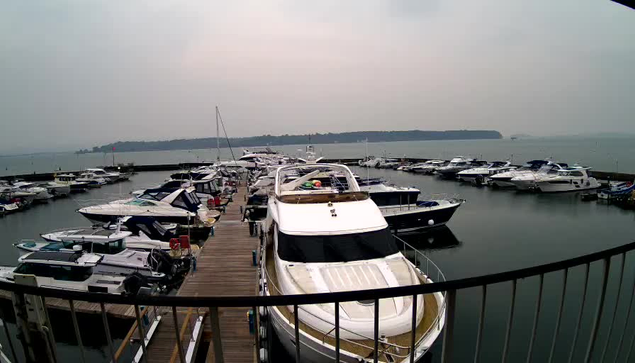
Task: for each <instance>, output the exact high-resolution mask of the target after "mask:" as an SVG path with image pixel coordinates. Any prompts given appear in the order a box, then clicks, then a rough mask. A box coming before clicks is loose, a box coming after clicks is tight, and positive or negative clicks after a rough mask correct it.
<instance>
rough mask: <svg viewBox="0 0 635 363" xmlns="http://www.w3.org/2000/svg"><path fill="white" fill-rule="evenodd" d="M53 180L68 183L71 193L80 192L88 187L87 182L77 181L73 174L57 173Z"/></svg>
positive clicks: (58, 182) (57, 182)
mask: <svg viewBox="0 0 635 363" xmlns="http://www.w3.org/2000/svg"><path fill="white" fill-rule="evenodd" d="M53 182H54V183H56V184H61V185H68V186H69V187H70V188H71V193H81V192H85V191H86V189H88V183H86V182H80V181H77V175H75V174H57V175H55V180H54V181H53Z"/></svg>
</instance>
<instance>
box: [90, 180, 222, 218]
mask: <svg viewBox="0 0 635 363" xmlns="http://www.w3.org/2000/svg"><path fill="white" fill-rule="evenodd" d="M78 212H79V213H81V214H82V215H83V216H84V217H86V218H88V219H90V220H92V221H96V222H104V223H105V222H116V221H117V219H118V218H120V217H125V216H139V217H153V218H155V219H156V220H157V221H159V222H161V223H164V222H165V223H178V224H183V225H187V224H189V223H194V222H195V221H201V222H207V221H208V220H210V219H212V220H213V219H215V218H216V217H218V215H219V214H218V212H216V211H210V210H208V209H207V208H206V207H205V206H203V205H202V204H201V201H200V200H199V199H198V197H197V196H196V192H195V190H194V188H192V187H188V188H157V189H146V190H145V191H144V193H143V194H141V195H140V196H138V197H136V198H129V199H123V200H117V201H114V202H110V203H106V204H101V205H96V206H91V207H85V208H81V209H79V210H78Z"/></svg>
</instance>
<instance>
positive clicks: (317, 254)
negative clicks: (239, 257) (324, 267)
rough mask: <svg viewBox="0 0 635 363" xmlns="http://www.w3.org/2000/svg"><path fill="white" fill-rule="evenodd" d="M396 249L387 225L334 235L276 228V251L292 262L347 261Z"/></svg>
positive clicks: (395, 251) (370, 257)
mask: <svg viewBox="0 0 635 363" xmlns="http://www.w3.org/2000/svg"><path fill="white" fill-rule="evenodd" d="M397 252H399V249H398V248H397V245H396V244H395V240H394V237H393V236H392V234H391V233H390V230H389V229H388V228H386V229H382V230H379V231H373V232H366V233H355V234H344V235H334V236H293V235H288V234H284V233H282V232H278V255H279V256H280V258H281V259H283V260H285V261H292V262H347V261H359V260H370V259H374V258H381V257H385V256H389V255H392V254H395V253H397Z"/></svg>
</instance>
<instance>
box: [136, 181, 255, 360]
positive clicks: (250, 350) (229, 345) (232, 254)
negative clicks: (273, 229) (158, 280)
mask: <svg viewBox="0 0 635 363" xmlns="http://www.w3.org/2000/svg"><path fill="white" fill-rule="evenodd" d="M246 192H247V190H246V187H239V188H238V192H237V193H236V194H234V197H233V202H232V203H230V204H229V205H228V206H227V209H226V212H225V213H224V214H223V215H222V216H221V218H220V220H219V221H218V223H217V224H216V226H215V233H214V236H212V237H210V238H209V239H208V240H207V241H206V242H205V244H204V246H203V248H202V249H201V251H200V254H199V256H198V259H197V264H196V265H197V269H196V272H194V273H190V275H188V276H187V277H186V279H185V281H184V282H183V284H182V285H181V288H180V289H179V291H178V293H177V295H180V296H236V295H255V294H257V293H258V281H257V271H256V267H255V266H253V263H252V251H253V250H257V248H258V239H257V238H256V237H251V236H250V235H249V229H248V228H247V225H246V223H243V222H241V219H242V214H241V211H240V210H241V206H244V205H245V196H246ZM248 311H249V309H248V308H220V309H219V323H220V329H221V332H222V337H221V339H222V348H223V356H224V358H225V362H229V363H232V362H254V361H255V358H256V355H255V354H256V352H255V345H254V344H255V338H254V336H253V335H252V334H250V332H249V322H248V315H247V314H248ZM199 313H200V314H207V313H208V311H207V309H202V310H199ZM177 316H178V319H179V321H178V324H177V326H179V330H180V332H181V333H182V334H181V336H180V340H181V343H182V346H183V350H187V346H188V344H189V342H190V338H191V330H192V329H191V327H193V326H194V325H193V323H194V320H193V319H196V317H197V314H194V313H193V314H190V317H189V318H186V314H185V311H180V312H179V313H178V314H177ZM199 342H209V343H205V344H209V346H208V347H207V361H208V362H214V346H213V345H214V344H213V339H212V337H211V325H210V319H208V318H205V319H204V329H203V332H202V336H201V337H199ZM199 348H201V347H200V346H199ZM176 354H178V350H177V345H176V332H175V326H174V321H173V314H172V311H171V309H170V310H165V311H164V313H163V315H162V320H161V323H160V325H159V327H158V329H157V331H156V332H155V334H154V336H153V337H152V339H151V341H150V344H149V345H148V358H149V360H150V361H152V362H179V359H178V356H177V355H176Z"/></svg>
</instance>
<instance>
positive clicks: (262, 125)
mask: <svg viewBox="0 0 635 363" xmlns="http://www.w3.org/2000/svg"><path fill="white" fill-rule="evenodd" d="M2 9H3V11H1V12H0V120H1V122H2V126H3V131H2V133H0V152H3V153H6V152H11V151H20V152H21V151H29V150H43V149H58V150H65V149H74V148H76V147H86V146H92V145H95V144H100V143H106V142H110V141H115V140H139V139H144V140H150V139H169V138H178V137H197V136H200V137H203V136H210V135H213V132H214V126H213V115H214V106H215V105H216V104H218V105H220V107H221V111H222V112H223V115H224V118H225V120H226V122H227V129H228V130H227V131H228V132H229V133H230V135H231V136H250V135H258V134H263V133H272V134H283V133H304V132H328V131H331V132H337V131H354V130H371V129H372V130H381V129H412V128H420V129H455V128H472V129H478V128H484V129H497V130H500V131H501V132H503V133H506V134H509V133H516V132H524V133H531V134H538V135H547V134H566V133H583V132H635V123H633V122H632V120H631V118H632V115H633V114H634V111H635V106H634V103H633V102H631V100H630V98H631V97H630V94H629V91H630V90H631V89H632V85H633V84H635V75H634V74H633V72H631V71H630V69H629V68H630V66H631V65H632V64H634V63H633V61H634V60H635V49H634V48H635V43H633V42H632V39H633V38H634V36H635V12H633V11H629V10H628V9H626V8H624V7H622V6H619V5H617V4H613V3H611V2H608V1H593V0H579V1H574V0H563V1H558V2H553V1H548V0H535V1H520V0H484V1H478V2H475V1H458V0H455V1H413V0H407V1H405V0H404V1H388V0H386V1H379V0H374V1H346V2H341V1H321V2H296V1H288V0H282V1H277V2H261V1H255V0H253V1H241V2H226V3H225V2H209V1H196V2H195V1H190V2H187V3H183V2H180V1H173V0H148V1H136V2H112V1H83V0H82V1H80V0H66V1H56V2H38V3H33V2H11V1H4V2H3V4H2Z"/></svg>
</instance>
